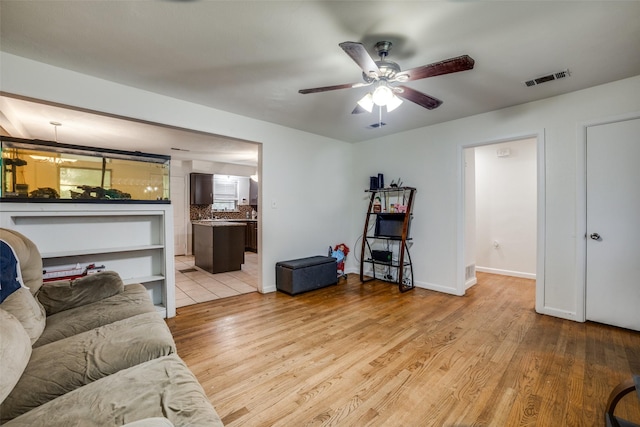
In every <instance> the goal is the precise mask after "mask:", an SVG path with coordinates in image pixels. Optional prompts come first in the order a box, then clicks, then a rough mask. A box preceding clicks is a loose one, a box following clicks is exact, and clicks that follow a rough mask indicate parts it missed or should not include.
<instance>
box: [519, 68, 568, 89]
mask: <svg viewBox="0 0 640 427" xmlns="http://www.w3.org/2000/svg"><path fill="white" fill-rule="evenodd" d="M570 75H571V73H570V72H569V70H562V71H558V72H557V73H551V74H548V75H546V76H542V77H536V78H535V79H531V80H527V81H526V82H524V85H525V86H527V87H529V86H536V85H539V84H542V83H546V82H550V81H553V80H558V79H563V78H565V77H569V76H570Z"/></svg>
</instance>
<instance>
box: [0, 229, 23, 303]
mask: <svg viewBox="0 0 640 427" xmlns="http://www.w3.org/2000/svg"><path fill="white" fill-rule="evenodd" d="M23 287H24V288H26V286H25V285H24V282H23V281H22V273H21V272H20V261H18V257H17V256H16V251H14V250H13V248H12V247H11V246H10V245H9V244H8V243H7V242H5V241H4V240H1V239H0V303H2V301H4V300H5V299H6V298H7V297H8V296H9V295H11V294H12V293H14V292H15V291H17V290H18V289H20V288H23Z"/></svg>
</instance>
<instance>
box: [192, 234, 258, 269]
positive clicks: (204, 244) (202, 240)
mask: <svg viewBox="0 0 640 427" xmlns="http://www.w3.org/2000/svg"><path fill="white" fill-rule="evenodd" d="M246 228H247V227H246V224H245V223H244V222H235V221H233V222H232V221H198V222H194V223H193V255H194V257H195V265H196V267H199V268H201V269H203V270H205V271H208V272H209V273H224V272H227V271H236V270H240V269H241V268H242V264H244V249H245V232H246Z"/></svg>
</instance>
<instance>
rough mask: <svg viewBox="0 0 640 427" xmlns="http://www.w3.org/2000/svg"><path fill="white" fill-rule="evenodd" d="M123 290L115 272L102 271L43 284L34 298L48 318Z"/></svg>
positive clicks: (120, 280)
mask: <svg viewBox="0 0 640 427" xmlns="http://www.w3.org/2000/svg"><path fill="white" fill-rule="evenodd" d="M123 290H124V284H123V283H122V279H121V278H120V275H118V273H116V272H115V271H103V272H101V273H96V274H90V275H88V276H84V277H80V278H78V279H73V280H56V281H53V282H47V283H45V284H44V285H43V286H42V287H41V288H40V291H39V292H38V293H37V295H36V298H37V299H38V301H40V304H42V306H43V307H44V309H45V311H46V312H47V315H48V316H51V315H52V314H56V313H59V312H61V311H64V310H69V309H70V308H75V307H80V306H83V305H87V304H91V303H93V302H96V301H100V300H101V299H104V298H108V297H110V296H113V295H116V294H118V293H120V292H122V291H123Z"/></svg>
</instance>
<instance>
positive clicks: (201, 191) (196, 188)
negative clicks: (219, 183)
mask: <svg viewBox="0 0 640 427" xmlns="http://www.w3.org/2000/svg"><path fill="white" fill-rule="evenodd" d="M190 178H191V179H190V196H191V197H190V203H191V204H192V205H212V204H213V175H212V174H209V173H192V174H191V175H190Z"/></svg>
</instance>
